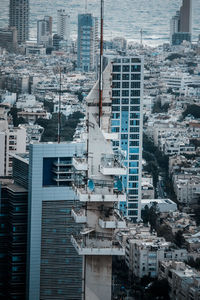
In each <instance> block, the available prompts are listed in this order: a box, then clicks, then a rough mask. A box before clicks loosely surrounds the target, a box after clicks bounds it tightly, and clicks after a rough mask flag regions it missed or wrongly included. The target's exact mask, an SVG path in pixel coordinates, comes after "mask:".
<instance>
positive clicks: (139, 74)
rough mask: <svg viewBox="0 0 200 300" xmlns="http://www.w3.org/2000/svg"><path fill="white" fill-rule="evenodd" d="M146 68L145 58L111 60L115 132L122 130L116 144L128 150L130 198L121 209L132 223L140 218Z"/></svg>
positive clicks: (116, 146)
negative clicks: (144, 69)
mask: <svg viewBox="0 0 200 300" xmlns="http://www.w3.org/2000/svg"><path fill="white" fill-rule="evenodd" d="M143 68H144V63H143V58H142V57H137V56H136V57H118V58H115V59H113V60H112V132H118V133H119V140H118V141H114V142H113V146H114V148H118V147H120V148H121V149H122V150H124V151H125V152H126V159H125V165H126V167H127V175H126V176H123V184H124V187H125V188H126V192H127V201H126V202H125V203H120V207H119V208H120V210H121V211H123V213H124V214H125V215H126V216H127V217H128V218H129V219H131V220H132V221H133V222H136V221H138V220H140V218H141V175H142V129H143Z"/></svg>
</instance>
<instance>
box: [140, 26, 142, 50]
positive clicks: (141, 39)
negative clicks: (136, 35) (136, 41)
mask: <svg viewBox="0 0 200 300" xmlns="http://www.w3.org/2000/svg"><path fill="white" fill-rule="evenodd" d="M140 45H141V47H142V46H143V30H142V28H141V30H140Z"/></svg>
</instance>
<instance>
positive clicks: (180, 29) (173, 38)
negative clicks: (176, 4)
mask: <svg viewBox="0 0 200 300" xmlns="http://www.w3.org/2000/svg"><path fill="white" fill-rule="evenodd" d="M191 37H192V0H183V2H182V6H181V8H180V10H179V11H177V12H176V15H175V16H174V17H172V19H171V21H170V43H171V45H180V44H182V42H183V41H189V42H191Z"/></svg>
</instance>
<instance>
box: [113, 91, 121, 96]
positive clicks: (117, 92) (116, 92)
mask: <svg viewBox="0 0 200 300" xmlns="http://www.w3.org/2000/svg"><path fill="white" fill-rule="evenodd" d="M112 96H113V97H120V90H113V91H112Z"/></svg>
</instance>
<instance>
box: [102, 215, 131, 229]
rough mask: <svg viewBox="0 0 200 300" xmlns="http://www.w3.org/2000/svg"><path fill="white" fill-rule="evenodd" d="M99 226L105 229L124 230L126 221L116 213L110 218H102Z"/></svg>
mask: <svg viewBox="0 0 200 300" xmlns="http://www.w3.org/2000/svg"><path fill="white" fill-rule="evenodd" d="M99 226H100V227H101V228H105V229H106V228H107V229H112V228H113V229H123V228H126V221H125V220H124V219H123V218H122V217H121V216H120V215H119V214H118V213H114V215H111V216H109V217H108V218H106V217H100V218H99Z"/></svg>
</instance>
